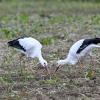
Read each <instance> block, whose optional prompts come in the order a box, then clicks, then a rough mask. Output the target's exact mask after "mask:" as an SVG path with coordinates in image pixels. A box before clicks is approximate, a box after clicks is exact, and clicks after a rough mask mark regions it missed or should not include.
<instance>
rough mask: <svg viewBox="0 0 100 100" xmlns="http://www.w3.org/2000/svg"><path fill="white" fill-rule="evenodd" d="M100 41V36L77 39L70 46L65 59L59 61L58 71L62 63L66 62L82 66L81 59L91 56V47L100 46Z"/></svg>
mask: <svg viewBox="0 0 100 100" xmlns="http://www.w3.org/2000/svg"><path fill="white" fill-rule="evenodd" d="M98 43H100V38H92V39H81V40H79V41H77V42H76V43H74V44H73V45H72V47H71V48H70V50H69V53H68V55H67V57H66V58H65V59H64V60H59V61H57V64H58V67H57V69H56V71H57V70H58V69H59V67H60V66H61V65H64V64H69V65H75V64H77V63H79V64H80V66H81V67H82V64H81V60H83V59H84V57H85V56H87V55H89V56H91V55H90V52H91V49H93V48H95V47H97V48H100V46H99V45H97V44H98ZM56 71H55V72H56Z"/></svg>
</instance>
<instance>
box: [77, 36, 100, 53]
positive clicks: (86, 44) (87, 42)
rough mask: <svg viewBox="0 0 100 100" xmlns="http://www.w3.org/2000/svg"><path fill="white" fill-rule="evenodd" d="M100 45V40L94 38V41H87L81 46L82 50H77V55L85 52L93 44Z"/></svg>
mask: <svg viewBox="0 0 100 100" xmlns="http://www.w3.org/2000/svg"><path fill="white" fill-rule="evenodd" d="M98 43H100V38H93V39H85V40H84V41H83V43H82V45H81V46H80V48H79V49H78V50H77V52H76V53H77V54H78V53H80V52H81V51H83V50H84V49H85V48H86V47H88V46H89V45H91V44H98Z"/></svg>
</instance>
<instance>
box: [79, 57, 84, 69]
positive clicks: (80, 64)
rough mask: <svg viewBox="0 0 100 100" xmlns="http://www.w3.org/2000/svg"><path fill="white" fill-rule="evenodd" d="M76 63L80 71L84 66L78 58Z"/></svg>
mask: <svg viewBox="0 0 100 100" xmlns="http://www.w3.org/2000/svg"><path fill="white" fill-rule="evenodd" d="M78 63H79V66H80V68H81V69H82V68H83V67H84V65H83V62H82V60H80V59H79V58H78Z"/></svg>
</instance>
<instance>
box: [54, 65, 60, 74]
mask: <svg viewBox="0 0 100 100" xmlns="http://www.w3.org/2000/svg"><path fill="white" fill-rule="evenodd" d="M60 67H61V65H58V66H57V68H56V70H55V71H54V73H56V72H57V71H58V69H59V68H60Z"/></svg>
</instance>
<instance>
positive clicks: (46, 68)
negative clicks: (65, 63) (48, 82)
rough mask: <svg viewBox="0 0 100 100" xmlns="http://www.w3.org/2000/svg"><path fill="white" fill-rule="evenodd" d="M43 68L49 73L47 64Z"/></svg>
mask: <svg viewBox="0 0 100 100" xmlns="http://www.w3.org/2000/svg"><path fill="white" fill-rule="evenodd" d="M45 70H46V71H47V73H48V75H50V70H49V68H48V66H47V65H45Z"/></svg>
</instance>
